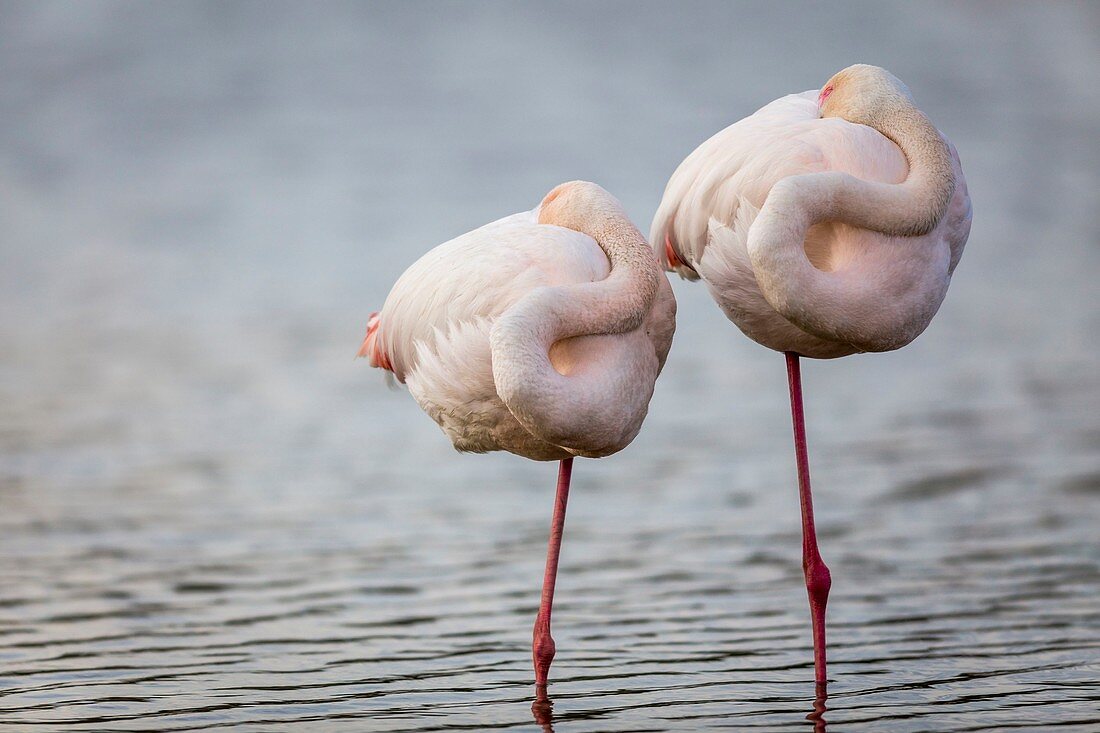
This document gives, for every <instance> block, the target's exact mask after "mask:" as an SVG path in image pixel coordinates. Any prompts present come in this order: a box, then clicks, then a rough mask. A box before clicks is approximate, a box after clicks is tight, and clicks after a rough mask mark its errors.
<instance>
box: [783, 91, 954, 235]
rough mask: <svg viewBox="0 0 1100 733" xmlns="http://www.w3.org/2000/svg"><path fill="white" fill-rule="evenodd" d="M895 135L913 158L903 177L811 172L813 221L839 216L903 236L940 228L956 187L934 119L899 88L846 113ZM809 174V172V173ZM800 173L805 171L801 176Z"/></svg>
mask: <svg viewBox="0 0 1100 733" xmlns="http://www.w3.org/2000/svg"><path fill="white" fill-rule="evenodd" d="M837 116H840V117H842V118H844V119H847V120H848V121H849V122H855V123H859V124H864V125H867V126H868V127H872V128H874V129H875V130H877V131H878V132H880V133H882V135H883V136H885V137H887V138H889V139H890V140H892V141H893V142H894V143H895V144H897V146H898V147H899V148H901V152H902V153H903V154H904V155H905V159H906V161H907V162H908V163H909V174H908V176H906V179H905V180H904V181H902V182H901V183H897V184H890V183H874V182H871V181H864V180H861V179H859V178H855V177H854V176H850V175H847V174H843V173H824V174H811V176H815V177H816V176H820V178H818V179H817V180H815V181H812V182H811V181H807V183H809V184H811V185H809V186H807V189H815V190H806V191H805V194H809V195H807V196H805V199H804V200H805V203H806V204H807V205H808V206H809V207H810V208H811V209H812V215H813V218H814V223H816V222H818V221H824V220H826V219H828V220H838V221H843V222H845V223H847V224H851V225H853V226H858V227H861V228H863V229H870V230H872V231H876V232H881V233H882V234H887V235H892V236H899V237H917V236H923V235H925V234H928V233H929V232H930V231H932V230H933V229H935V228H936V225H937V224H939V222H940V220H941V219H942V218H943V216H944V214H945V213H946V211H947V205H948V204H949V203H950V201H951V197H952V195H954V193H955V174H954V171H953V168H952V165H951V151H950V149H949V148H948V146H947V142H946V141H945V140H944V139H943V136H941V135H940V133H939V131H938V130H936V128H935V127H934V126H933V125H932V123H931V121H929V119H928V118H927V117H926V116H925V115H924V113H923V112H921V111H920V110H918V109H917V108H916V107H915V106H914V105H913V103H912V102H911V101H910V100H909V99H908V97H905V96H903V95H901V94H895V95H893V96H892V98H891V99H890V100H889V101H888V102H886V103H883V104H879V105H875V107H874V111H873V112H869V113H865V114H859V113H856V114H852V115H851V116H845V115H844V114H843V113H841V114H838V115H837ZM809 177H810V176H807V178H809ZM799 178H801V176H800V177H799Z"/></svg>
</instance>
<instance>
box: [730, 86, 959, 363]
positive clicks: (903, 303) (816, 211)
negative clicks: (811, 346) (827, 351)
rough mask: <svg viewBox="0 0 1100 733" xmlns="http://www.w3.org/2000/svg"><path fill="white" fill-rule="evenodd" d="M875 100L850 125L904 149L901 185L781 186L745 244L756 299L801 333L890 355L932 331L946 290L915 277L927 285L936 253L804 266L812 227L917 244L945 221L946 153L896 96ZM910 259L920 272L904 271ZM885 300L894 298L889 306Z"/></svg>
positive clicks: (837, 182) (839, 180)
mask: <svg viewBox="0 0 1100 733" xmlns="http://www.w3.org/2000/svg"><path fill="white" fill-rule="evenodd" d="M876 101H877V103H876V104H874V105H869V106H870V107H871V108H872V109H873V110H874V112H872V113H869V114H864V115H852V116H851V119H850V120H849V121H852V122H857V123H861V124H866V125H868V126H870V127H873V128H874V129H876V130H878V131H879V132H881V133H882V134H883V135H885V136H886V137H888V138H890V139H891V140H893V141H894V142H895V143H896V144H897V145H898V147H900V148H901V150H902V152H903V153H904V154H905V157H906V159H907V160H908V162H909V174H908V176H907V177H906V179H905V180H904V181H902V182H901V183H877V182H872V181H865V180H862V179H858V178H855V177H854V176H851V175H849V174H847V173H841V172H838V171H829V172H824V173H808V174H802V175H795V176H790V177H788V178H784V179H782V180H780V181H779V182H778V183H776V184H775V185H774V186H772V189H771V190H770V191H769V192H768V197H767V199H766V200H765V202H764V206H763V208H761V210H760V213H759V215H758V216H757V218H756V220H755V221H754V222H753V224H752V227H751V228H750V230H749V236H748V241H747V243H746V248H747V250H748V254H749V260H750V262H751V263H752V267H753V271H754V272H755V274H756V279H757V283H758V284H759V286H760V290H761V293H762V294H763V295H764V298H765V299H766V300H767V301H768V303H769V304H770V305H771V306H772V307H773V308H775V310H776V311H777V312H778V313H780V314H781V315H782V316H784V317H785V318H786V319H787V320H789V321H791V322H792V323H793V324H794V325H796V326H798V327H799V328H800V329H802V330H803V331H806V332H808V333H811V334H813V335H815V336H818V337H820V338H823V339H826V340H829V341H838V342H842V343H846V344H849V345H851V346H853V347H855V348H857V349H858V350H860V351H887V350H890V349H896V348H898V347H900V346H903V345H904V344H906V343H909V341H911V340H912V339H914V338H916V336H917V335H918V334H919V333H920V332H921V331H923V330H924V327H925V326H927V325H928V321H929V320H930V319H931V317H932V315H933V314H934V313H935V312H936V308H937V307H938V306H939V302H940V300H942V298H943V293H944V292H945V288H946V285H945V284H943V283H941V284H940V285H932V286H928V285H927V284H918V282H917V279H918V278H916V277H915V276H914V274H913V273H914V272H919V273H923V274H922V275H921V277H930V276H931V275H930V273H932V272H933V271H934V269H935V268H934V266H933V264H932V261H933V260H934V259H935V252H933V251H930V250H927V249H926V248H922V247H916V248H908V251H906V252H905V253H904V256H903V257H899V256H898V254H897V253H895V255H893V256H887V253H886V252H884V251H875V252H865V253H863V255H862V256H861V261H859V262H855V263H852V264H851V265H850V266H849V267H847V268H845V270H843V271H841V272H831V273H824V272H821V271H819V270H817V269H816V268H815V267H814V266H813V265H812V264H811V263H810V262H809V260H808V259H807V257H806V252H805V248H804V247H805V245H804V243H805V241H806V234H807V232H808V231H809V228H810V227H811V226H813V225H814V224H817V223H819V222H823V221H841V222H844V223H846V224H850V225H853V226H856V227H860V228H863V229H869V230H872V231H876V232H880V233H882V234H885V235H889V236H899V237H917V236H923V235H926V234H928V233H929V232H931V231H932V230H933V229H935V228H936V226H937V225H938V224H939V223H940V221H941V220H942V219H943V217H944V215H945V214H946V211H947V207H948V204H949V203H950V201H951V198H952V196H953V195H954V193H955V174H954V168H953V166H952V159H951V152H950V148H949V147H948V145H947V142H946V141H945V140H944V139H943V137H942V136H941V135H940V134H939V132H938V131H937V130H936V128H935V127H933V126H932V123H931V122H929V120H928V118H927V117H925V116H924V114H922V113H921V112H920V111H919V110H917V109H916V108H915V107H914V106H913V104H912V102H911V101H910V100H909V99H908V97H905V96H903V95H901V94H896V95H895V96H894V97H892V98H889V99H885V100H883V99H879V100H876ZM842 116H843V115H842ZM845 119H849V118H848V117H847V116H845ZM884 257H885V258H886V259H883V258H884ZM906 258H907V259H906ZM903 260H904V261H903ZM909 260H914V264H915V261H916V260H919V261H920V266H919V267H916V268H915V269H914V270H910V271H906V272H901V271H900V270H899V269H898V268H903V266H904V265H905V262H906V261H909ZM899 273H900V274H899ZM883 293H890V300H889V302H888V304H887V303H884V302H883V300H882V294H883Z"/></svg>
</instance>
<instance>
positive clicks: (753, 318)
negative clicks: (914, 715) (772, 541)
mask: <svg viewBox="0 0 1100 733" xmlns="http://www.w3.org/2000/svg"><path fill="white" fill-rule="evenodd" d="M970 220H971V208H970V198H969V197H968V195H967V191H966V182H965V180H964V178H963V174H962V169H961V168H960V166H959V158H958V154H957V153H956V152H955V149H954V147H953V146H952V145H951V144H950V143H949V142H948V141H947V140H946V139H945V138H944V137H943V135H942V134H941V133H940V132H939V131H938V130H937V129H936V128H935V127H934V126H933V125H932V123H931V122H930V121H929V120H928V118H927V117H926V116H925V115H924V114H923V113H922V112H920V110H918V109H917V108H916V105H915V104H914V102H913V98H912V96H911V95H910V93H909V90H908V89H907V88H906V86H905V85H904V84H903V83H902V82H901V81H899V80H898V79H897V78H896V77H894V76H893V75H892V74H890V73H889V72H888V71H886V70H885V69H880V68H878V67H875V66H867V65H862V64H861V65H856V66H850V67H848V68H847V69H844V70H843V71H841V72H839V73H838V74H836V75H835V76H833V78H831V79H830V80H829V81H828V82H827V83H826V84H825V86H824V87H822V89H821V91H820V93H818V92H813V91H811V92H805V93H803V94H793V95H790V96H786V97H783V98H781V99H778V100H776V101H774V102H772V103H771V104H769V105H767V106H765V107H764V108H762V109H760V110H759V111H757V112H756V113H755V114H753V115H751V116H749V117H746V118H745V119H743V120H741V121H740V122H737V123H736V124H734V125H731V126H730V127H727V128H726V129H725V130H722V131H721V132H719V133H718V134H717V135H715V136H714V137H712V138H710V139H709V140H707V141H706V142H704V143H703V144H702V145H700V146H699V147H698V148H697V149H696V150H695V151H694V152H693V153H692V154H691V155H689V156H688V157H687V158H686V159H685V160H684V161H683V162H682V163H681V164H680V166H679V167H678V168H677V169H676V172H675V173H673V174H672V178H671V179H669V182H668V186H667V187H666V188H665V193H664V198H663V200H662V201H661V205H660V208H659V209H658V210H657V214H656V216H655V217H654V219H653V228H652V230H651V241H652V242H653V244H654V246H655V248H656V249H657V251H658V258H659V259H660V260H661V264H662V265H664V266H666V268H667V269H670V270H674V271H676V272H678V273H679V274H680V275H681V276H682V277H684V278H687V279H689V280H697V279H702V280H703V282H705V283H706V285H707V288H708V289H709V291H710V293H711V295H712V296H713V297H714V299H715V300H716V301H717V302H718V305H719V307H720V308H721V309H722V310H723V311H724V312H725V314H726V316H727V317H728V318H729V319H730V320H731V321H733V322H734V323H735V324H736V325H737V327H738V328H740V329H741V330H742V331H743V332H744V333H745V334H746V335H747V336H749V337H750V338H752V339H753V340H755V341H757V342H758V343H760V344H763V345H764V346H767V347H768V348H771V349H775V350H777V351H782V352H784V354H785V355H786V360H787V377H788V384H789V389H790V396H791V415H792V420H793V423H794V438H795V458H796V462H797V466H798V487H799V497H800V503H801V509H802V567H803V571H804V573H805V578H806V590H807V594H808V595H809V601H810V612H811V618H812V623H813V641H814V676H815V679H816V681H817V682H818V683H819V684H822V685H823V684H824V683H825V682H826V679H827V678H826V670H825V605H826V602H827V600H828V597H829V588H830V586H831V582H832V581H831V578H830V574H829V569H828V567H826V565H825V563H824V562H823V561H822V559H821V554H820V552H819V551H818V546H817V537H816V534H815V532H814V517H813V502H812V497H811V493H810V471H809V466H808V461H807V456H806V431H805V423H804V419H803V412H802V385H801V375H800V366H799V356H807V357H813V358H819V359H831V358H834V357H839V356H847V355H849V354H856V353H860V352H866V351H889V350H892V349H897V348H900V347H902V346H904V345H906V344H908V343H909V342H910V341H912V340H913V339H914V338H916V337H917V336H918V335H919V334H920V333H921V332H922V331H923V330H924V329H925V327H926V326H928V323H929V322H930V321H931V320H932V316H934V315H935V313H936V311H937V309H938V308H939V306H940V303H941V302H942V301H943V298H944V295H946V293H947V286H948V284H949V283H950V282H951V273H952V272H953V271H954V269H955V265H956V264H958V261H959V257H960V256H961V255H962V251H963V246H964V245H965V244H966V239H967V236H968V235H969V233H970Z"/></svg>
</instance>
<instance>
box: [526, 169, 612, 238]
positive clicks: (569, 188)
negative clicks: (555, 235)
mask: <svg viewBox="0 0 1100 733" xmlns="http://www.w3.org/2000/svg"><path fill="white" fill-rule="evenodd" d="M600 214H609V215H618V216H623V217H625V216H626V214H625V213H624V212H623V211H622V206H621V205H620V204H619V202H618V200H617V199H616V198H615V197H614V196H612V195H611V194H610V193H608V192H607V191H606V190H604V189H603V188H602V187H601V186H598V185H596V184H595V183H590V182H588V181H569V182H568V183H562V184H560V185H558V186H556V187H555V188H554V189H553V190H552V191H550V193H548V194H546V197H545V198H544V199H543V200H542V203H541V204H539V208H538V216H539V224H556V225H558V226H562V227H566V228H568V229H575V230H577V231H582V230H583V229H582V225H583V222H585V221H586V220H587V221H589V222H590V221H592V217H594V216H598V215H600Z"/></svg>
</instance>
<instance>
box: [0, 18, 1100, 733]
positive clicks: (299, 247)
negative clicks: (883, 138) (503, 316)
mask: <svg viewBox="0 0 1100 733" xmlns="http://www.w3.org/2000/svg"><path fill="white" fill-rule="evenodd" d="M1098 39H1100V13H1098V12H1097V10H1096V7H1095V6H1094V5H1086V4H1072V3H1058V4H1035V5H1015V4H1007V3H988V4H986V3H980V4H966V5H959V4H955V3H952V4H928V3H914V4H911V5H902V6H893V5H883V4H878V3H874V4H872V3H867V4H858V5H853V6H832V5H829V6H819V5H808V4H801V3H799V4H794V5H782V4H781V5H774V4H760V5H755V4H753V5H741V4H715V5H712V4H696V3H677V4H667V5H661V4H649V3H646V4H629V5H623V4H617V3H608V4H598V5H589V4H577V5H560V6H559V5H550V6H544V5H536V4H523V5H515V4H489V5H486V4H450V3H447V4H430V5H429V4H412V5H405V4H363V5H354V6H345V5H328V4H326V5H314V4H249V3H240V4H224V3H212V4H181V3H171V4H168V3H160V4H153V5H147V4H141V5H138V4H119V5H116V4H103V3H64V4H52V3H17V2H7V3H2V4H0V336H2V347H0V728H2V729H3V730H5V731H6V730H26V731H54V730H74V731H79V730H97V731H98V730H124V731H138V730H147V731H196V730H214V729H219V728H230V727H233V728H235V729H238V730H255V731H260V730H263V731H275V730H310V731H313V730H318V731H344V730H347V731H353V730H354V731H359V730H370V731H432V730H472V731H482V730H493V729H503V728H508V729H516V730H539V729H540V726H541V727H543V728H545V729H547V730H549V729H550V727H551V726H552V727H553V728H554V729H555V730H557V731H559V732H560V731H664V730H686V731H692V730H706V729H712V728H722V729H763V730H785V729H790V730H796V729H798V730H810V729H813V728H814V727H815V726H817V728H818V729H819V730H820V729H822V728H823V727H824V725H825V724H826V722H827V724H828V725H829V726H830V727H831V728H833V729H835V730H857V729H858V730H884V731H947V730H952V731H978V730H987V731H1002V730H1036V731H1038V730H1051V729H1057V730H1067V731H1073V730H1079V731H1088V730H1097V726H1098V725H1100V723H1098V720H1100V683H1098V679H1100V603H1098V594H1100V544H1098V539H1097V537H1098V536H1100V531H1098V527H1100V377H1098V372H1097V367H1098V362H1100V359H1098V347H1097V345H1096V336H1097V334H1098V333H1100V298H1098V297H1097V289H1096V282H1097V279H1098V277H1100V249H1098V244H1100V237H1098V233H1100V216H1098V214H1097V211H1098V209H1097V191H1098V190H1100V147H1098V145H1097V140H1100V123H1098V115H1100V63H1098V60H1100V41H1098ZM855 61H868V62H873V63H878V64H881V65H884V66H887V67H889V68H890V69H892V70H893V71H894V72H896V73H897V74H898V75H899V76H900V77H901V78H903V79H905V80H906V81H907V82H908V83H909V85H910V86H911V88H912V89H913V91H914V94H915V95H916V97H917V99H918V101H919V102H920V103H921V105H922V106H923V108H924V109H925V110H926V111H928V113H929V114H930V115H931V116H932V117H933V119H934V120H936V122H937V123H938V124H939V126H940V127H941V128H942V129H943V130H944V131H945V132H946V133H947V134H948V135H949V136H950V137H951V138H952V140H953V141H954V143H955V144H956V145H957V147H958V149H959V151H960V153H961V155H962V159H963V165H964V168H965V170H966V173H967V176H968V178H969V183H970V190H971V194H972V196H973V199H974V206H975V212H976V215H975V223H974V230H973V235H972V237H971V240H970V244H969V245H968V247H967V251H966V255H965V257H964V258H963V261H962V264H961V266H960V268H959V270H958V272H957V274H956V277H955V281H954V283H953V285H952V290H951V292H950V293H949V295H948V298H947V301H946V302H945V304H944V306H943V308H942V310H941V312H940V314H939V316H938V317H937V319H936V321H935V322H934V323H933V325H932V327H931V328H930V329H929V330H928V332H927V333H926V334H924V335H923V336H922V337H921V338H920V339H919V340H918V341H917V342H916V343H914V344H913V345H911V346H910V347H907V348H906V349H904V350H902V351H899V352H895V353H891V354H885V355H874V356H863V357H853V358H849V359H843V360H840V361H837V362H807V363H805V364H804V368H803V371H804V379H805V389H806V395H807V411H808V421H809V433H810V453H811V461H812V467H813V471H814V479H815V492H814V493H815V498H816V500H817V501H816V508H817V515H818V523H819V528H820V533H821V542H822V548H823V553H824V555H825V557H826V559H827V561H828V562H829V565H830V566H831V568H832V571H833V577H834V586H833V595H832V598H831V602H830V606H829V634H830V636H829V639H830V652H831V664H830V668H829V669H830V677H831V679H832V681H831V683H830V685H829V688H828V698H827V699H825V700H817V701H816V702H815V699H814V689H813V684H812V679H813V670H812V659H811V653H810V635H809V618H808V611H807V609H806V599H805V590H804V588H803V586H802V579H801V568H800V541H799V520H798V509H797V491H796V487H795V474H794V467H793V460H792V458H793V454H792V449H791V444H790V440H791V439H790V425H789V416H788V413H787V402H786V400H787V395H786V385H785V375H784V371H783V360H782V358H781V357H780V356H779V355H777V354H773V353H771V352H768V351H766V350H765V349H762V348H760V347H758V346H756V345H754V344H752V343H751V342H749V341H748V340H747V339H745V338H744V337H742V336H741V335H740V334H738V333H737V332H736V330H735V329H734V328H732V327H731V326H730V325H729V324H728V323H726V321H725V320H724V319H723V317H722V316H721V314H720V313H719V312H718V311H717V309H716V308H714V306H713V305H712V304H711V303H710V301H709V299H708V298H707V296H706V293H705V292H704V290H703V289H702V288H701V287H698V286H694V285H692V284H690V283H676V293H677V296H678V298H679V301H680V319H679V324H680V326H679V331H678V333H677V336H676V343H675V344H674V347H673V353H672V356H671V358H670V360H669V363H668V366H667V367H666V370H665V373H664V375H663V376H662V377H661V380H660V382H659V383H658V387H657V394H656V397H655V399H654V401H653V405H652V409H651V412H650V417H649V419H648V421H647V424H646V427H645V429H644V430H643V432H642V435H641V436H640V437H639V438H638V440H637V441H636V442H635V444H634V445H633V446H631V447H630V449H628V450H626V451H624V452H623V453H621V454H619V455H617V456H614V457H612V458H610V459H607V460H603V461H598V462H597V461H586V460H582V461H578V462H577V464H576V466H575V469H574V488H573V492H572V496H571V500H570V507H569V515H568V519H567V523H566V534H565V544H564V549H563V553H562V564H561V571H560V577H559V581H558V596H557V598H558V600H557V605H556V607H555V614H554V634H555V637H556V639H557V642H558V649H559V651H558V657H557V660H556V662H555V664H554V667H553V669H552V672H551V675H552V684H551V687H550V700H548V701H544V702H542V703H538V704H536V705H535V706H534V708H532V700H533V690H532V685H531V677H532V675H531V670H530V656H529V654H530V630H531V623H532V621H533V617H534V612H535V609H536V606H537V603H538V592H539V586H540V583H541V572H542V563H543V558H544V552H545V543H546V535H547V527H548V524H549V517H550V511H551V508H552V503H553V484H554V468H555V467H554V465H553V464H537V463H531V462H526V461H523V460H521V459H518V458H514V457H511V456H506V455H493V456H460V455H457V454H455V453H454V452H453V451H452V450H451V449H450V447H449V445H448V444H447V442H446V440H445V439H444V438H443V436H442V435H441V434H440V433H439V431H438V430H437V429H436V427H435V426H434V425H433V424H432V423H431V421H430V420H429V419H427V418H426V417H425V416H424V415H423V414H421V413H420V411H419V410H418V409H417V408H416V406H415V405H414V404H413V402H412V400H411V399H410V398H409V396H408V394H406V393H405V392H404V391H403V390H396V389H387V387H386V386H385V385H384V383H383V380H382V379H381V377H380V375H379V373H377V372H374V371H372V370H369V369H368V368H367V367H366V366H365V365H364V364H363V363H362V362H355V361H353V360H352V358H351V357H352V354H353V353H354V352H355V350H356V348H357V347H358V344H359V339H360V338H361V335H362V329H363V326H364V324H365V322H366V316H367V314H368V313H369V312H370V311H371V310H374V309H376V308H377V307H378V306H379V305H380V304H381V302H382V300H383V299H384V297H385V294H386V292H387V289H388V286H389V285H390V284H391V283H392V282H393V280H394V279H395V278H396V276H397V275H398V274H399V273H400V272H401V271H402V270H403V269H404V267H406V266H407V265H408V264H409V263H411V262H412V260H413V259H415V258H416V257H417V256H418V255H419V254H421V253H422V252H424V251H426V250H427V249H428V248H429V247H431V246H433V245H434V244H436V243H438V242H440V241H443V240H444V239H447V238H449V237H451V236H453V235H455V234H456V233H459V232H462V231H465V230H467V229H469V228H472V227H473V226H476V225H477V224H479V223H482V222H484V221H487V220H489V219H492V218H496V217H498V216H501V215H503V214H506V213H510V212H512V211H516V210H520V209H526V208H530V207H531V206H533V205H534V204H535V203H537V202H538V200H539V199H540V197H541V196H542V195H543V194H544V193H545V192H546V191H547V190H548V189H549V188H550V187H551V186H553V185H554V184H555V183H557V182H559V181H562V180H567V179H572V178H589V179H593V180H597V181H599V182H601V183H602V184H604V185H605V186H606V187H607V188H609V189H610V190H611V191H613V192H615V193H616V194H618V195H619V196H620V197H621V198H622V200H623V201H624V204H625V205H626V206H627V209H628V210H629V212H630V213H631V215H632V216H633V217H634V218H635V219H636V220H637V221H639V222H640V223H641V224H642V225H643V228H645V227H647V226H648V222H649V218H650V216H651V214H652V212H653V211H654V209H655V208H656V205H657V202H658V199H659V196H660V193H661V190H662V188H663V185H664V181H665V180H666V179H667V177H668V175H669V173H670V172H671V171H672V169H673V168H674V167H675V165H676V164H677V163H678V162H679V160H680V159H681V158H682V157H683V156H684V155H685V154H686V153H688V152H689V151H690V150H691V149H692V148H693V147H694V146H695V145H696V144H697V143H698V142H700V141H701V140H703V139H704V138H705V137H707V136H708V135H710V134H711V133H713V132H714V131H716V130H718V129H719V128H721V127H722V126H724V125H726V124H728V123H729V122H732V121H733V120H735V119H737V118H738V117H740V116H742V115H744V114H747V113H749V112H751V111H752V110H753V109H755V108H756V107H758V106H760V105H761V104H763V103H765V102H767V101H768V100H770V99H772V98H774V97H776V96H779V95H780V94H782V93H785V92H788V91H798V90H803V89H808V88H813V87H816V86H819V85H820V84H821V83H822V82H823V81H824V80H825V79H826V78H827V77H828V76H829V75H830V74H831V73H832V72H833V71H835V70H837V69H839V68H841V67H843V66H846V65H847V64H849V63H852V62H855ZM815 705H816V709H817V713H818V714H816V715H815V714H814V713H815ZM822 710H824V713H823V715H822V714H821V711H822ZM808 715H809V716H812V717H811V718H810V719H807V716H808Z"/></svg>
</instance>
